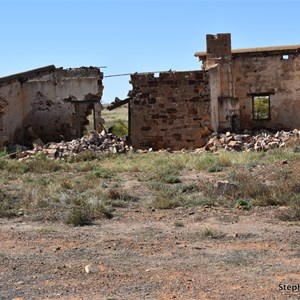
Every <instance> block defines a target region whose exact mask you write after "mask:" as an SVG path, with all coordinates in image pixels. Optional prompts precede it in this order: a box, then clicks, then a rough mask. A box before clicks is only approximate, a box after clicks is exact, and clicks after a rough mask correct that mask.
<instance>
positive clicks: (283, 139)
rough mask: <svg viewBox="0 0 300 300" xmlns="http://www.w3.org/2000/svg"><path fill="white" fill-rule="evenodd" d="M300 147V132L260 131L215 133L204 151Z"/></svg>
mask: <svg viewBox="0 0 300 300" xmlns="http://www.w3.org/2000/svg"><path fill="white" fill-rule="evenodd" d="M299 145H300V130H297V129H294V130H293V131H284V130H281V131H278V132H276V133H271V132H269V131H266V130H260V131H259V132H255V133H250V132H249V133H243V134H232V133H230V132H226V133H225V134H217V133H214V134H212V136H211V137H210V139H209V140H208V142H207V144H206V145H205V146H204V149H205V150H207V151H218V150H220V149H225V150H228V151H247V152H249V151H267V150H269V149H274V148H282V147H289V146H290V147H291V146H295V147H296V146H299Z"/></svg>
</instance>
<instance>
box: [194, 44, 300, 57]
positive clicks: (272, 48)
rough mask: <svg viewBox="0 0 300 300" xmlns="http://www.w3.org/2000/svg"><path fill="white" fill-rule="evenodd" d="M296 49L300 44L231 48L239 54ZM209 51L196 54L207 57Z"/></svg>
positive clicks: (292, 50) (293, 50)
mask: <svg viewBox="0 0 300 300" xmlns="http://www.w3.org/2000/svg"><path fill="white" fill-rule="evenodd" d="M295 50H300V44H297V45H286V46H270V47H258V48H241V49H233V50H231V54H232V55H235V54H236V55H238V54H260V53H265V52H273V53H274V54H277V53H278V54H283V53H285V54H289V52H291V53H294V52H295ZM206 55H207V52H206V51H205V52H196V53H195V54H194V56H196V57H199V59H205V58H206Z"/></svg>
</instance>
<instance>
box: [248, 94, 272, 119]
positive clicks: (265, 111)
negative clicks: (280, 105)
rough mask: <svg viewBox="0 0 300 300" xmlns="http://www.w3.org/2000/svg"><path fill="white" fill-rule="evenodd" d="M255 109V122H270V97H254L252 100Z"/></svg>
mask: <svg viewBox="0 0 300 300" xmlns="http://www.w3.org/2000/svg"><path fill="white" fill-rule="evenodd" d="M252 107H253V119H254V120H270V119H271V111H270V96H266V95H262V96H259V95H258V96H253V98H252Z"/></svg>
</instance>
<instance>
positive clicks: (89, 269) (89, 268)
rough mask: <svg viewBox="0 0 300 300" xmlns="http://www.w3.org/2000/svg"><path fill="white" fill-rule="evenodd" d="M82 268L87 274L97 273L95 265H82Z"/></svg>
mask: <svg viewBox="0 0 300 300" xmlns="http://www.w3.org/2000/svg"><path fill="white" fill-rule="evenodd" d="M84 270H85V272H86V273H87V274H91V273H98V272H99V269H98V267H97V266H95V265H86V266H85V267H84Z"/></svg>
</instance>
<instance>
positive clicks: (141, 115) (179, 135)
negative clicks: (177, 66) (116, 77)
mask: <svg viewBox="0 0 300 300" xmlns="http://www.w3.org/2000/svg"><path fill="white" fill-rule="evenodd" d="M208 80H209V76H208V72H206V71H186V72H173V71H170V72H163V73H160V74H159V76H158V77H155V76H154V73H146V74H138V73H136V74H133V75H131V84H132V86H133V89H132V90H131V91H130V92H129V94H128V96H129V97H130V98H131V99H130V102H129V127H130V130H129V131H130V139H131V142H132V146H133V148H136V149H137V148H139V149H147V148H153V149H154V150H157V149H162V148H171V149H173V150H176V149H182V148H186V149H189V148H199V147H202V146H203V145H204V144H205V142H206V139H207V136H208V135H209V134H210V133H211V132H212V128H211V126H210V90H209V85H208Z"/></svg>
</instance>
